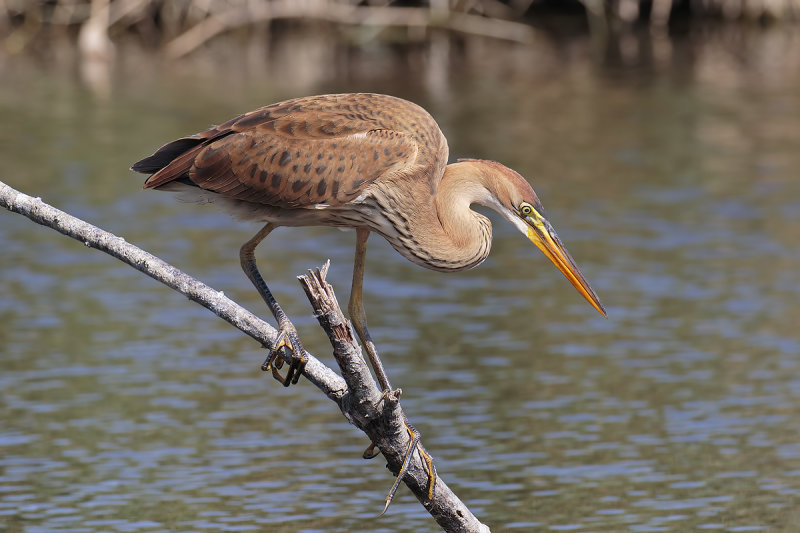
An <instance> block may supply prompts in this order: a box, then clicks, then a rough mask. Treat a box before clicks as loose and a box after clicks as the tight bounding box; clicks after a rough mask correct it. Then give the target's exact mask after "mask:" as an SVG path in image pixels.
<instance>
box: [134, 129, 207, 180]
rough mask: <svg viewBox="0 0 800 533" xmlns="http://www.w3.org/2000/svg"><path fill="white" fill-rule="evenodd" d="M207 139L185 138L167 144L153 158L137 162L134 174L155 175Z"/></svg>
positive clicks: (149, 157)
mask: <svg viewBox="0 0 800 533" xmlns="http://www.w3.org/2000/svg"><path fill="white" fill-rule="evenodd" d="M204 140H205V139H202V138H199V137H184V138H183V139H178V140H177V141H172V142H171V143H167V144H165V145H164V146H162V147H161V148H159V149H158V150H156V153H154V154H153V155H151V156H148V157H145V158H144V159H142V160H141V161H137V162H136V163H134V164H133V166H131V170H133V171H134V172H141V173H142V174H153V173H155V172H158V171H159V170H161V169H162V168H164V167H166V166H167V165H169V164H170V163H172V161H173V160H174V159H175V158H176V157H178V156H180V155H181V154H183V153H185V152H187V151H188V150H191V149H192V148H194V147H195V146H197V145H198V144H200V143H201V142H203V141H204Z"/></svg>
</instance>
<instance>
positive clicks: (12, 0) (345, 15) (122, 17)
mask: <svg viewBox="0 0 800 533" xmlns="http://www.w3.org/2000/svg"><path fill="white" fill-rule="evenodd" d="M552 15H558V16H561V17H564V16H571V17H573V18H583V19H585V20H586V21H587V22H588V25H587V26H588V27H589V28H590V29H591V30H592V31H595V29H596V28H597V25H598V24H603V25H605V26H609V25H615V24H616V25H633V24H649V25H650V26H651V27H654V28H665V27H667V26H668V24H670V23H671V22H673V21H674V20H675V19H676V18H683V19H695V18H716V19H722V20H726V21H757V22H762V23H766V22H771V21H797V20H800V0H505V1H502V0H429V1H427V2H426V1H417V2H410V1H393V0H214V1H210V0H0V36H2V37H0V39H2V43H1V44H2V47H3V49H4V50H5V52H6V53H10V54H13V53H17V52H21V51H23V50H25V49H27V48H29V47H31V46H32V45H33V44H34V43H38V42H41V41H46V40H47V38H48V37H49V36H50V35H52V34H54V33H67V34H70V35H71V34H75V33H77V34H78V35H79V39H78V40H77V43H78V44H79V46H80V49H81V53H82V54H83V55H84V56H90V55H99V56H107V55H110V54H113V45H112V44H111V43H112V42H113V40H114V38H117V37H119V36H121V35H123V34H126V33H127V34H134V35H137V36H139V38H140V39H142V40H143V41H144V42H146V43H147V44H148V45H152V46H158V47H162V46H163V47H165V49H166V52H167V54H168V55H169V56H170V57H181V56H183V55H185V54H187V53H190V52H191V51H192V50H194V49H196V48H197V47H198V46H200V45H202V44H203V43H204V42H206V41H208V40H209V39H211V38H213V37H214V36H216V35H219V34H221V33H224V32H226V31H229V30H232V29H235V28H241V27H245V26H249V25H254V24H264V23H270V24H275V25H278V24H286V23H287V21H309V22H311V21H316V22H320V21H322V22H324V23H328V24H331V25H333V26H336V27H352V26H370V27H375V28H378V29H380V28H389V27H394V28H398V27H399V28H407V29H408V33H409V35H410V32H411V31H419V29H420V28H421V29H422V30H423V31H424V30H425V29H427V28H441V29H445V30H449V31H454V32H460V33H467V34H475V35H481V36H488V37H492V38H497V39H503V40H511V41H518V42H529V41H530V40H532V35H533V30H532V27H531V25H535V24H537V23H541V22H542V20H543V19H546V18H547V17H549V16H552ZM109 35H110V36H111V37H109Z"/></svg>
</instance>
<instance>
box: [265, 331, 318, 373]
mask: <svg viewBox="0 0 800 533" xmlns="http://www.w3.org/2000/svg"><path fill="white" fill-rule="evenodd" d="M281 350H289V351H291V352H292V357H291V362H290V363H289V369H288V370H287V372H286V377H285V378H284V377H283V376H281V374H280V372H278V369H280V368H282V367H283V362H284V357H283V356H280V352H281ZM306 363H308V355H307V352H306V350H305V348H303V345H302V344H301V343H300V339H299V338H298V337H297V331H295V330H294V327H293V326H291V325H290V326H289V327H286V326H281V327H280V328H279V329H278V338H277V339H275V344H274V346H273V347H272V349H271V350H270V351H269V354H267V359H266V360H265V361H264V363H262V365H261V370H263V371H264V372H266V371H268V370H272V377H274V378H275V379H276V380H278V381H280V382H281V383H282V384H283V386H284V387H288V386H289V385H294V384H296V383H297V382H298V381H299V380H300V376H301V375H302V374H303V370H304V369H305V367H306Z"/></svg>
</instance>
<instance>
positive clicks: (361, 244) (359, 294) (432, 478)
mask: <svg viewBox="0 0 800 533" xmlns="http://www.w3.org/2000/svg"><path fill="white" fill-rule="evenodd" d="M368 238H369V230H366V229H362V228H358V229H356V254H355V259H354V261H353V285H352V288H351V290H350V303H349V304H348V312H349V313H350V320H351V321H352V322H353V328H355V330H356V333H357V334H358V337H359V338H360V339H361V343H362V344H363V345H364V349H365V350H366V352H367V356H368V357H369V360H370V363H371V364H372V368H373V370H374V371H375V376H376V377H377V379H378V383H379V384H380V386H381V389H383V392H382V393H381V398H380V400H378V402H379V403H380V402H381V401H383V400H386V399H389V398H390V399H392V400H393V401H395V402H396V401H398V400H399V399H400V394H402V390H400V389H396V390H393V389H392V385H391V384H390V383H389V378H388V377H387V376H386V371H385V370H384V369H383V363H381V360H380V358H379V357H378V351H377V350H376V349H375V343H374V342H372V337H371V336H370V334H369V331H368V330H367V314H366V312H365V311H364V297H363V296H364V293H363V282H364V265H365V263H366V255H367V239H368ZM403 424H404V425H405V427H406V431H408V436H409V438H410V441H409V444H408V449H407V450H406V454H405V457H404V458H403V464H402V466H401V467H400V472H399V473H398V474H397V478H395V481H394V484H393V485H392V488H391V489H390V490H389V494H388V495H387V496H386V504H385V506H384V508H383V511H382V512H381V515H382V514H384V513H385V512H386V510H387V509H388V508H389V504H390V503H392V498H394V495H395V493H396V492H397V487H399V486H400V481H401V480H402V479H403V476H405V475H406V472H407V471H408V466H409V464H410V463H411V457H413V455H414V452H415V451H418V452H419V454H420V456H421V457H422V460H423V462H424V463H425V466H426V471H427V473H428V480H429V481H428V499H429V500H431V499H433V492H434V488H435V486H436V467H434V466H433V458H432V457H431V456H430V455H429V454H428V452H426V451H425V450H424V449H423V448H422V447H421V446H420V438H421V436H420V433H419V431H417V429H416V428H415V427H414V426H412V425H411V424H409V423H408V421H404V422H403ZM376 447H377V446H376V444H375V443H374V442H372V443H370V445H369V446H368V447H367V449H366V450H364V453H363V455H362V456H363V457H364V459H372V458H373V457H377V455H378V453H379V452H377V451H376V450H375V449H376Z"/></svg>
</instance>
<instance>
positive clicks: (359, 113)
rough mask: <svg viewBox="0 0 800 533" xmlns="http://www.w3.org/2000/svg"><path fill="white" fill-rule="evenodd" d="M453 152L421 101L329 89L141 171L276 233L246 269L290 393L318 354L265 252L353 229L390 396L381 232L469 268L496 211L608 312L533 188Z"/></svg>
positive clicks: (252, 244)
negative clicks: (281, 295)
mask: <svg viewBox="0 0 800 533" xmlns="http://www.w3.org/2000/svg"><path fill="white" fill-rule="evenodd" d="M447 157H448V149H447V140H446V139H445V137H444V135H443V134H442V132H441V130H440V129H439V126H438V125H437V124H436V121H435V120H434V119H433V117H431V115H429V114H428V112H426V111H425V110H424V109H422V108H421V107H419V106H418V105H416V104H413V103H411V102H408V101H406V100H402V99H400V98H395V97H392V96H386V95H381V94H331V95H323V96H311V97H305V98H296V99H293V100H287V101H285V102H279V103H276V104H272V105H268V106H266V107H262V108H259V109H256V110H254V111H251V112H249V113H245V114H244V115H240V116H238V117H236V118H234V119H231V120H229V121H227V122H225V123H223V124H220V125H219V126H215V127H213V128H211V129H208V130H206V131H203V132H200V133H196V134H194V135H190V136H188V137H184V138H181V139H178V140H176V141H172V142H170V143H168V144H166V145H164V146H162V147H161V148H159V149H158V150H157V151H156V152H155V153H154V154H153V155H151V156H150V157H146V158H145V159H142V160H141V161H139V162H137V163H136V164H134V165H133V167H132V170H134V171H136V172H141V173H146V174H152V175H151V176H150V177H149V178H147V180H146V181H145V183H144V187H145V188H147V189H158V190H168V191H181V192H183V193H188V196H189V197H190V198H192V199H194V200H197V201H200V202H204V203H205V202H212V203H215V204H217V205H218V206H220V207H223V208H225V209H227V210H228V211H230V212H232V214H233V215H234V216H235V217H237V218H240V219H244V220H252V221H257V222H261V223H264V224H265V225H264V227H263V228H262V229H261V230H260V231H259V232H258V233H257V234H256V235H255V236H254V237H253V238H252V239H250V240H249V241H247V242H246V243H245V244H244V245H243V246H242V248H241V250H240V260H241V264H242V268H243V270H244V272H245V274H247V277H248V278H250V281H251V282H252V283H253V285H255V287H256V289H257V290H258V292H259V293H260V294H261V296H262V297H263V299H264V301H265V302H266V303H267V305H268V306H269V308H270V310H271V311H272V314H273V315H274V317H275V320H276V321H277V322H278V338H277V340H276V342H275V344H274V346H273V348H272V349H271V350H270V352H269V354H268V356H267V359H266V361H265V362H264V365H263V366H262V368H263V369H264V370H270V369H271V370H272V374H273V376H274V377H275V378H276V379H278V380H280V381H281V382H282V383H283V384H284V385H286V386H288V385H289V384H290V383H296V382H297V380H298V379H299V378H300V375H301V374H302V372H303V368H304V366H305V361H306V360H307V352H306V351H305V349H304V348H303V345H302V344H301V342H300V339H299V338H298V335H297V330H296V329H295V327H294V326H293V325H292V323H291V322H290V321H289V318H288V317H287V316H286V313H284V311H283V309H282V308H281V306H280V305H278V302H277V301H276V300H275V298H274V297H273V295H272V293H271V292H270V290H269V288H268V287H267V284H266V282H265V281H264V279H263V278H262V276H261V274H260V273H259V270H258V267H257V266H256V260H255V255H254V252H255V249H256V246H258V244H259V243H260V242H261V241H262V240H263V239H264V238H265V237H266V236H267V235H269V233H270V232H271V231H272V230H273V229H275V228H276V227H279V226H335V227H346V228H354V229H355V230H356V249H355V260H354V265H353V283H352V289H351V292H350V301H349V306H348V311H349V314H350V318H351V320H352V322H353V326H354V328H355V330H356V333H357V334H358V336H359V337H360V339H361V341H362V344H363V345H364V348H365V350H366V352H367V355H368V356H369V359H370V362H371V363H372V366H373V369H374V370H375V374H376V377H377V379H378V381H379V383H380V386H381V387H382V389H383V391H384V394H386V393H387V392H388V391H391V390H392V389H391V385H390V383H389V380H388V378H387V377H386V373H385V372H384V370H383V366H382V364H381V362H380V359H379V358H378V354H377V352H376V350H375V345H374V344H373V342H372V340H371V338H370V335H369V332H368V331H367V320H366V314H365V312H364V305H363V301H362V300H363V298H362V281H363V276H364V261H365V253H366V244H367V238H368V237H369V235H370V233H371V232H375V233H378V234H379V235H381V236H382V237H383V238H385V239H386V240H387V241H389V243H390V244H391V245H392V246H393V247H394V249H395V250H397V251H398V252H400V254H401V255H403V256H404V257H405V258H406V259H408V260H410V261H412V262H413V263H416V264H418V265H420V266H423V267H425V268H429V269H432V270H438V271H440V272H456V271H459V270H465V269H468V268H472V267H474V266H477V265H478V264H480V263H481V262H482V261H483V260H484V259H486V257H487V255H488V254H489V248H490V246H491V242H492V230H491V224H490V222H489V220H488V219H487V218H486V217H484V216H483V215H481V214H479V213H477V212H475V211H473V210H472V209H470V206H471V205H472V204H480V205H484V206H486V207H489V208H491V209H493V210H495V211H497V212H498V213H500V215H502V216H503V217H504V218H505V219H506V220H508V221H509V222H510V223H511V224H512V225H513V226H514V227H516V228H517V229H519V230H520V231H521V232H522V233H523V234H524V235H525V236H526V237H528V239H530V240H531V242H533V244H535V245H536V246H537V247H538V248H539V249H540V250H541V251H542V252H544V254H545V255H546V256H547V258H548V259H550V261H552V262H553V264H555V266H556V267H557V268H558V269H559V270H560V271H561V272H562V273H563V274H564V276H566V278H567V279H568V280H569V281H570V283H572V285H574V286H575V288H576V289H577V290H578V292H580V293H581V294H582V295H583V296H584V298H586V299H587V300H588V301H589V303H590V304H591V305H592V306H593V307H594V308H595V309H597V310H598V311H599V312H600V313H602V314H603V315H605V309H604V308H603V305H602V304H601V303H600V300H599V298H598V297H597V295H596V294H595V292H594V291H593V290H592V288H591V287H590V286H589V283H588V282H587V281H586V279H585V278H584V277H583V274H581V271H580V270H579V269H578V266H577V265H576V264H575V261H574V260H573V259H572V257H571V256H570V254H569V252H567V249H566V248H565V247H564V245H563V244H562V242H561V240H560V239H559V238H558V236H557V235H556V232H555V231H554V230H553V227H552V226H551V225H550V222H548V221H547V219H546V218H545V217H544V210H543V209H542V204H541V202H540V201H539V198H538V197H537V196H536V193H535V192H534V191H533V189H532V188H531V186H530V185H529V184H528V182H527V181H525V179H524V178H523V177H522V176H520V175H519V174H518V173H517V172H515V171H513V170H511V169H509V168H507V167H505V166H503V165H501V164H500V163H496V162H494V161H484V160H478V159H461V160H459V161H458V162H456V163H453V164H449V165H448V164H447ZM282 348H285V349H288V350H289V351H290V352H291V359H290V361H291V362H290V364H289V368H288V370H287V373H286V376H285V377H283V376H281V375H280V373H279V371H278V369H279V368H280V367H281V366H282V365H283V360H282V358H281V357H277V355H278V353H279V351H280V350H281V349H282ZM276 357H277V359H276ZM287 359H289V358H288V357H287ZM409 433H412V430H411V429H409ZM412 436H413V435H412ZM429 464H430V463H429Z"/></svg>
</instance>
